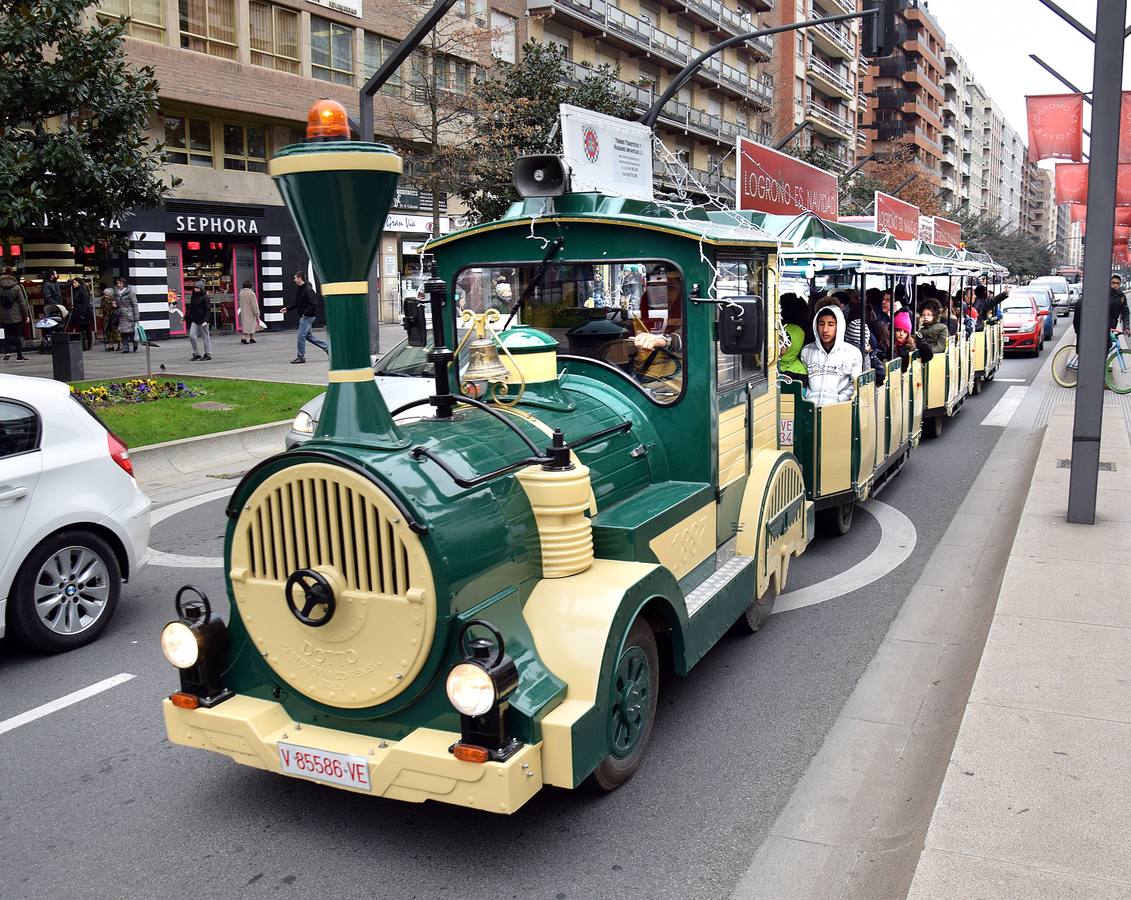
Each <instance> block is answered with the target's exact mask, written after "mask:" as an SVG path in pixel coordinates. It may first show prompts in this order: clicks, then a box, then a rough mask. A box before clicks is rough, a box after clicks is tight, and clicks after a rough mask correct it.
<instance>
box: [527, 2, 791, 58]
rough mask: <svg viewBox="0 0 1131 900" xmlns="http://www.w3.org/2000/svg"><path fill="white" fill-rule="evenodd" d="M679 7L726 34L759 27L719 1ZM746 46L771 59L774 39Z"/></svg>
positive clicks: (681, 4)
mask: <svg viewBox="0 0 1131 900" xmlns="http://www.w3.org/2000/svg"><path fill="white" fill-rule="evenodd" d="M533 2H534V0H531V2H530V5H533ZM679 5H680V6H681V7H682V8H683V9H685V10H686V11H687V13H688V14H689V15H690V16H691V17H692V18H694V19H696V20H697V21H698V22H699V23H700V24H705V25H709V26H711V27H712V28H716V29H718V30H719V31H722V32H724V33H726V34H730V35H737V34H745V33H746V32H748V31H754V30H755V29H756V28H758V27H759V23H758V22H755V21H753V20H752V19H749V18H747V17H746V16H743V15H740V14H739V13H738V12H737V11H736V10H733V9H730V8H728V7H726V6H723V4H722V2H721V0H683V2H682V3H680V4H679ZM754 6H755V7H756V8H758V9H764V10H770V9H773V4H772V3H763V4H761V5H759V4H757V3H755V4H754ZM746 46H747V47H748V48H749V49H751V50H753V51H754V52H755V53H757V54H758V55H759V56H760V57H762V58H763V59H771V58H772V57H773V55H774V39H773V38H772V37H762V38H758V39H756V40H752V41H747V42H746Z"/></svg>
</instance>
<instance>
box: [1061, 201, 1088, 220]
mask: <svg viewBox="0 0 1131 900" xmlns="http://www.w3.org/2000/svg"><path fill="white" fill-rule="evenodd" d="M1065 205H1066V206H1067V207H1068V220H1069V221H1070V222H1083V221H1084V219H1086V218H1087V217H1088V207H1087V205H1085V204H1083V203H1067V204H1065Z"/></svg>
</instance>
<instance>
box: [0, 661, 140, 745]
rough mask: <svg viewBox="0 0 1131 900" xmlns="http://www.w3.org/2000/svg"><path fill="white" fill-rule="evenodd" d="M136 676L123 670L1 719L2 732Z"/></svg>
mask: <svg viewBox="0 0 1131 900" xmlns="http://www.w3.org/2000/svg"><path fill="white" fill-rule="evenodd" d="M133 677H134V676H133V675H131V674H130V673H129V672H122V673H121V674H120V675H115V676H114V677H113V678H106V679H104V680H102V681H99V682H97V683H95V684H92V685H90V687H84V688H82V689H81V690H77V691H72V692H71V693H69V694H67V695H66V696H64V697H60V698H59V699H58V700H52V701H51V702H50V703H44V704H43V705H42V706H37V707H36V708H35V709H29V710H28V711H27V712H24V713H20V714H19V715H18V716H12V718H10V719H4V720H3V721H0V734H4V733H5V732H8V731H12V730H13V729H16V728H19V727H20V726H21V725H27V724H28V723H29V722H34V721H35V720H36V719H42V718H43V717H44V716H49V715H51V713H55V712H58V711H59V710H61V709H66V708H67V707H68V706H73V705H74V704H76V703H81V702H82V701H83V700H87V699H89V698H91V697H93V696H95V695H96V694H101V693H102V692H103V691H108V690H110V688H115V687H117V686H118V685H119V684H125V683H126V682H127V681H129V680H130V679H131V678H133Z"/></svg>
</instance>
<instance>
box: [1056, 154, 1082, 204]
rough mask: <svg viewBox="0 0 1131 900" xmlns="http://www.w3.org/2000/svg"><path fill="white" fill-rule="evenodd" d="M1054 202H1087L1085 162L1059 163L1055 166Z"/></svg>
mask: <svg viewBox="0 0 1131 900" xmlns="http://www.w3.org/2000/svg"><path fill="white" fill-rule="evenodd" d="M1056 202H1057V203H1087V202H1088V165H1087V163H1059V164H1058V165H1057V167H1056Z"/></svg>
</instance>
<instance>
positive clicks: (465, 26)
mask: <svg viewBox="0 0 1131 900" xmlns="http://www.w3.org/2000/svg"><path fill="white" fill-rule="evenodd" d="M430 6H431V4H430V3H428V2H426V0H397V2H395V3H393V4H392V5H391V6H390V7H389V11H388V16H389V18H390V30H392V31H395V32H396V33H402V32H407V31H408V30H409V29H410V28H411V27H412V26H413V25H414V24H416V22H417V21H419V20H420V19H421V18H422V17H423V16H424V14H425V12H427V10H428V9H429V7H430ZM456 9H457V10H463V9H464V6H463V4H458V5H457V7H456ZM491 37H492V32H491V30H490V28H488V27H487V25H486V23H485V22H480V21H477V20H476V19H475V18H473V17H467V16H464V15H461V14H459V13H457V12H453V13H450V14H449V15H447V16H445V17H444V18H443V19H442V20H441V21H440V23H439V25H437V26H436V27H435V28H434V29H433V30H432V31H431V32H430V33H429V34H428V36H427V37H426V38H425V39H424V41H423V42H422V43H421V45H420V47H419V48H418V49H417V50H416V51H415V52H414V53H413V54H412V56H410V57H409V59H408V60H406V61H405V62H404V64H403V65H402V66H401V68H400V71H399V72H398V73H397V76H396V77H395V78H394V79H391V80H390V82H389V83H388V84H387V85H386V86H385V88H384V89H383V90H384V91H385V93H388V94H392V95H393V96H394V98H398V99H399V100H400V102H394V103H390V104H383V105H381V106H379V107H378V111H377V114H376V115H375V117H374V125H375V128H376V131H377V133H378V134H379V135H383V136H385V137H386V138H387V139H388V140H389V141H390V142H391V143H392V144H393V145H394V146H395V147H396V149H397V150H399V151H401V152H402V153H403V154H404V155H405V160H406V176H407V177H406V180H407V181H408V182H410V183H414V184H416V186H418V187H426V189H427V190H428V191H429V192H430V193H431V197H432V210H431V212H432V233H433V234H436V235H438V234H439V233H440V213H441V199H440V198H441V195H442V194H443V192H444V191H445V190H446V189H447V188H449V187H450V186H452V185H455V184H458V183H459V181H460V175H461V169H462V164H463V157H462V155H461V154H460V142H461V141H462V140H463V139H464V138H466V136H467V134H468V132H469V131H470V125H471V120H472V118H473V116H474V113H475V102H474V97H473V94H472V92H471V87H472V85H473V83H474V81H475V78H476V75H477V73H478V72H480V71H482V68H481V63H484V62H486V61H487V60H489V59H490V54H491ZM389 43H390V44H393V43H395V42H392V41H390V42H389ZM382 55H383V54H382ZM382 106H383V107H384V109H383V110H382Z"/></svg>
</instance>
